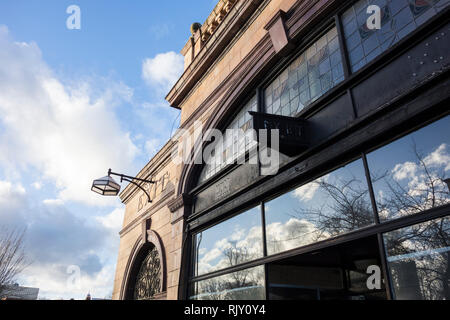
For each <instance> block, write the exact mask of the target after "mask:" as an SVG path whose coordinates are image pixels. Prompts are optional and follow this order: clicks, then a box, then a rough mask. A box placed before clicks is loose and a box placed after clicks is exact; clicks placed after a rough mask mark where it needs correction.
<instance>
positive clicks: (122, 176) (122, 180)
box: [108, 169, 156, 203]
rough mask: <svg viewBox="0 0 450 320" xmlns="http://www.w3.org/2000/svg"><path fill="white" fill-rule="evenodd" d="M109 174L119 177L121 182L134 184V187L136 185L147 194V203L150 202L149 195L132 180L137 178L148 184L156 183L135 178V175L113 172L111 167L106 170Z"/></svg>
mask: <svg viewBox="0 0 450 320" xmlns="http://www.w3.org/2000/svg"><path fill="white" fill-rule="evenodd" d="M111 175H113V176H118V177H120V182H121V183H122V182H124V181H126V182H129V183H132V184H134V185H135V186H136V187H138V188H139V189H141V190H142V191H144V193H145V194H146V195H147V198H148V203H152V200H151V198H150V195H149V194H148V192H147V191H146V190H145V189H144V188H143V187H142V186H141V185H140V184H137V183H136V182H134V181H133V180H139V181H141V182H145V183H150V184H155V183H156V182H155V181H152V180H145V179H140V178H136V177H131V176H127V175H124V174H121V173H115V172H112V170H111V169H109V170H108V176H111Z"/></svg>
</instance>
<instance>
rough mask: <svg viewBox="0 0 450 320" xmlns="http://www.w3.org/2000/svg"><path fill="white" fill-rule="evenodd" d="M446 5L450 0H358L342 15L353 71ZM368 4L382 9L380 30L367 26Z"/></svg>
mask: <svg viewBox="0 0 450 320" xmlns="http://www.w3.org/2000/svg"><path fill="white" fill-rule="evenodd" d="M449 4H450V1H449V0H441V1H439V0H376V1H367V0H361V1H358V2H357V3H356V4H355V5H354V6H353V7H351V8H349V9H348V10H347V11H346V12H345V13H344V14H343V15H342V24H343V29H344V35H345V39H346V43H347V47H348V50H349V52H350V64H351V67H352V70H353V72H356V71H357V70H359V69H361V68H362V67H363V66H364V65H365V64H367V63H368V62H369V61H371V60H373V59H374V58H375V57H376V56H378V55H379V54H381V53H382V52H383V51H385V50H387V49H389V48H390V47H392V46H393V45H394V44H395V43H397V42H398V41H399V40H400V39H402V38H404V37H405V36H407V35H408V34H410V33H411V32H413V31H414V30H415V29H417V27H419V26H420V25H421V24H422V23H424V22H425V21H427V20H428V19H430V18H432V17H433V16H434V15H436V14H437V13H438V12H439V11H441V10H442V9H444V8H445V7H447V6H448V5H449ZM369 5H378V6H379V7H380V8H381V15H382V18H381V29H380V30H370V29H369V28H368V27H367V20H368V18H369V17H370V15H369V14H368V13H367V8H368V6H369Z"/></svg>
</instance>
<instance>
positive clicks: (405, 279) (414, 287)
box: [384, 217, 450, 300]
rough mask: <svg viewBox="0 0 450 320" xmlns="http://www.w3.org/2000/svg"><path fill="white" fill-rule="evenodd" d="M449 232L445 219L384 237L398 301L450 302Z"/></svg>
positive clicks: (449, 225) (447, 222)
mask: <svg viewBox="0 0 450 320" xmlns="http://www.w3.org/2000/svg"><path fill="white" fill-rule="evenodd" d="M449 232H450V218H449V217H445V218H443V219H439V220H434V221H428V222H425V223H422V224H419V225H415V226H412V227H408V228H405V229H401V230H396V231H394V232H390V233H387V234H385V235H384V241H385V244H386V250H387V256H388V266H389V272H390V274H391V278H392V284H393V289H394V292H395V298H396V299H398V300H448V299H450V290H449V282H450V269H449V268H450V255H449V251H450V247H449V244H450V236H449Z"/></svg>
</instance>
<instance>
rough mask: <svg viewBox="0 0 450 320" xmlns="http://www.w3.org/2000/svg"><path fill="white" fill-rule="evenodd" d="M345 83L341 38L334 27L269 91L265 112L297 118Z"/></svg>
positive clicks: (267, 89) (266, 94) (288, 69)
mask: <svg viewBox="0 0 450 320" xmlns="http://www.w3.org/2000/svg"><path fill="white" fill-rule="evenodd" d="M343 80H344V69H343V67H342V60H341V51H340V48H339V38H338V34H337V30H336V28H333V29H331V30H330V31H328V32H327V33H326V34H325V35H323V36H322V37H321V38H320V39H319V40H318V41H316V42H315V43H314V44H312V45H311V46H310V47H309V48H307V49H306V50H305V52H303V53H302V54H301V55H300V56H299V57H298V58H297V59H296V60H295V61H294V62H292V63H291V65H290V66H289V67H288V68H287V69H286V70H285V71H284V72H283V73H281V74H280V75H279V76H278V77H277V78H276V79H275V80H274V81H273V82H272V83H271V84H270V85H269V86H268V87H267V88H266V90H265V107H266V112H267V113H271V114H278V115H284V116H294V115H296V114H297V113H298V112H300V111H301V110H303V108H305V107H306V106H307V105H309V104H311V103H313V102H314V101H316V100H317V99H318V98H320V97H321V96H322V95H323V94H325V93H326V92H327V91H328V90H330V89H331V88H333V87H334V86H335V85H336V84H338V83H339V82H341V81H343Z"/></svg>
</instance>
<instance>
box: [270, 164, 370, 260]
mask: <svg viewBox="0 0 450 320" xmlns="http://www.w3.org/2000/svg"><path fill="white" fill-rule="evenodd" d="M265 213H266V235H267V251H268V254H275V253H279V252H282V251H286V250H289V249H294V248H297V247H301V246H305V245H308V244H311V243H314V242H316V241H320V240H325V239H327V238H330V237H333V236H336V235H339V234H342V233H346V232H349V231H352V230H356V229H359V228H362V227H365V226H368V225H370V224H373V223H374V220H375V219H374V213H373V208H372V206H371V203H370V197H369V191H368V187H367V180H366V176H365V173H364V167H363V162H362V160H357V161H355V162H353V163H351V164H349V165H347V166H345V167H343V168H340V169H338V170H336V171H334V172H332V173H330V174H328V175H326V176H323V177H321V178H320V179H317V180H315V181H313V182H311V183H308V184H306V185H304V186H302V187H300V188H298V189H296V190H294V191H292V192H290V193H288V194H285V195H283V196H281V197H279V198H277V199H275V200H273V201H271V202H268V203H267V204H266V205H265Z"/></svg>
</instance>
